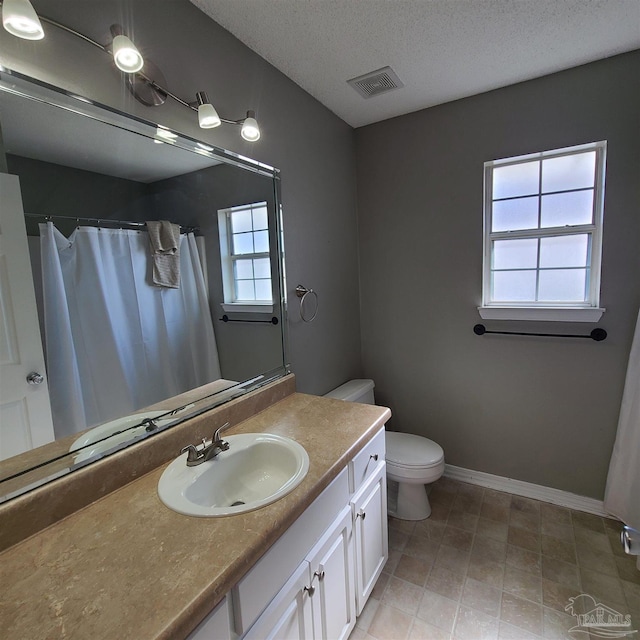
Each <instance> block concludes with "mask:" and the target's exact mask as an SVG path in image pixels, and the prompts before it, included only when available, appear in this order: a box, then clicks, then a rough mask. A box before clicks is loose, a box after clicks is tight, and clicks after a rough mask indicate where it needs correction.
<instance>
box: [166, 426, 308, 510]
mask: <svg viewBox="0 0 640 640" xmlns="http://www.w3.org/2000/svg"><path fill="white" fill-rule="evenodd" d="M224 440H226V441H227V442H228V443H229V449H228V450H227V451H223V452H222V453H219V454H218V455H217V456H216V457H215V458H213V459H211V460H209V461H207V462H203V463H202V464H199V465H197V466H194V467H188V466H187V462H186V460H187V454H186V453H183V454H182V455H181V456H180V457H178V458H176V459H175V460H174V461H173V462H172V463H171V464H170V465H169V466H168V467H167V468H166V469H165V470H164V473H163V474H162V476H161V477H160V481H159V482H158V496H159V497H160V500H162V502H163V503H164V504H165V505H166V506H167V507H169V508H170V509H173V510H174V511H177V512H178V513H182V514H184V515H188V516H200V517H210V518H211V517H218V516H230V515H235V514H238V513H245V512H246V511H253V510H254V509H259V508H260V507H264V506H265V505H268V504H271V503H272V502H275V501H276V500H279V499H280V498H282V497H284V496H285V495H287V494H288V493H289V492H291V491H293V489H295V488H296V487H297V486H298V485H299V484H300V483H301V482H302V480H303V479H304V477H305V476H306V475H307V471H308V470H309V456H308V454H307V452H306V451H305V450H304V447H302V446H301V445H299V444H298V443H297V442H295V440H291V439H290V438H285V437H283V436H277V435H273V434H270V433H246V434H238V435H232V436H227V437H225V438H224Z"/></svg>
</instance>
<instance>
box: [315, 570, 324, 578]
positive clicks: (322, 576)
mask: <svg viewBox="0 0 640 640" xmlns="http://www.w3.org/2000/svg"><path fill="white" fill-rule="evenodd" d="M313 575H314V576H315V577H316V578H318V580H324V571H315V572H314V574H313Z"/></svg>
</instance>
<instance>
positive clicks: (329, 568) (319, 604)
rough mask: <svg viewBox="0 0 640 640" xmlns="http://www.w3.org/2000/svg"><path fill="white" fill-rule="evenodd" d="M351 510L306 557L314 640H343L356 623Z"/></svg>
mask: <svg viewBox="0 0 640 640" xmlns="http://www.w3.org/2000/svg"><path fill="white" fill-rule="evenodd" d="M352 529H353V527H352V515H351V509H350V508H349V507H345V508H344V509H343V510H342V511H341V513H340V515H339V516H338V518H337V519H336V520H335V522H334V523H333V525H332V526H331V527H330V528H329V530H328V531H327V534H326V535H324V536H323V537H322V539H321V540H320V542H319V543H318V544H317V545H316V546H315V547H314V549H313V550H312V551H311V553H310V554H309V555H308V556H307V558H308V560H309V564H310V565H311V572H312V574H313V585H314V587H315V592H314V593H313V595H312V597H311V603H312V606H313V626H314V631H315V638H316V640H346V638H348V637H349V634H350V633H351V630H352V629H353V627H354V626H355V623H356V615H355V594H354V584H353V544H352Z"/></svg>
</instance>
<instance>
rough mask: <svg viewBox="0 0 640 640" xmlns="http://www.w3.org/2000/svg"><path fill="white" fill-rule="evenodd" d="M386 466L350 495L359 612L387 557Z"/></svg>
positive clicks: (381, 467) (358, 613)
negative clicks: (353, 494)
mask: <svg viewBox="0 0 640 640" xmlns="http://www.w3.org/2000/svg"><path fill="white" fill-rule="evenodd" d="M386 474H387V468H386V465H384V464H382V465H380V468H379V469H378V471H376V473H375V475H373V476H371V478H369V480H368V482H367V483H366V484H365V485H364V486H363V487H362V488H361V489H360V491H359V492H358V493H357V494H356V495H355V496H354V497H353V498H352V500H351V505H352V507H353V513H354V518H355V520H354V531H355V546H356V613H357V615H360V614H361V613H362V609H364V605H365V604H366V602H367V598H368V597H369V595H370V594H371V591H372V590H373V587H374V586H375V584H376V580H377V579H378V577H379V576H380V574H381V573H382V569H383V568H384V565H385V563H386V561H387V558H388V557H389V550H388V534H387V488H386V486H387V485H386Z"/></svg>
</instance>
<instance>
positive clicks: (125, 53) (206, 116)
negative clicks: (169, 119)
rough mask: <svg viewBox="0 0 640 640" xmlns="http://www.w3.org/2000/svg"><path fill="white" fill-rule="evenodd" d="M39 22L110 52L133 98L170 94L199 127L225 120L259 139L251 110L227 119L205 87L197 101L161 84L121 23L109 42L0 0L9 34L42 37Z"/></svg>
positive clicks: (156, 101) (20, 1) (24, 3)
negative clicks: (221, 115) (193, 114)
mask: <svg viewBox="0 0 640 640" xmlns="http://www.w3.org/2000/svg"><path fill="white" fill-rule="evenodd" d="M41 22H46V23H47V24H50V25H52V26H54V27H57V28H58V29H62V30H63V31H66V32H67V33H70V34H71V35H73V36H76V37H77V38H80V39H81V40H84V41H85V42H88V43H89V44H91V45H93V46H94V47H97V48H98V49H100V51H102V52H104V53H106V54H107V55H109V56H112V57H113V60H114V62H115V64H116V66H117V67H118V69H120V70H121V71H123V72H124V73H126V74H128V75H127V85H128V88H129V91H130V92H131V94H132V95H133V96H134V97H135V98H136V100H138V101H139V102H141V103H142V104H144V105H145V106H147V107H157V106H160V105H161V104H164V103H165V102H166V99H167V98H171V99H172V100H175V101H176V102H179V103H180V104H181V105H183V106H185V107H187V108H189V109H191V110H193V111H195V112H197V114H198V124H199V125H200V127H201V128H202V129H213V128H215V127H218V126H220V124H222V123H223V122H224V123H225V124H231V125H235V126H240V127H241V130H240V135H241V136H242V138H243V139H244V140H247V141H248V142H255V141H256V140H259V139H260V128H259V127H258V122H257V121H256V114H255V112H254V111H247V117H246V118H241V119H240V120H228V119H226V118H222V117H220V116H219V115H218V112H217V111H216V109H215V108H214V106H213V105H212V104H211V103H210V102H209V98H208V97H207V94H206V93H205V92H204V91H198V92H197V93H196V102H186V101H185V100H183V99H182V98H179V97H178V96H177V95H175V94H174V93H171V92H170V91H169V90H168V89H166V88H165V87H164V85H165V84H166V81H165V79H164V76H163V75H162V72H161V71H160V70H159V69H158V68H157V67H156V66H155V65H154V64H153V62H151V61H149V60H148V61H147V63H146V64H145V61H144V58H143V57H142V54H141V53H140V51H139V50H138V48H137V47H136V46H135V44H134V43H133V42H132V41H131V39H130V38H129V37H128V36H126V35H125V33H124V31H123V29H122V27H121V26H120V25H117V24H114V25H112V26H111V35H112V36H113V40H112V42H111V43H109V44H108V45H103V44H100V43H99V42H96V41H95V40H92V39H91V38H89V37H88V36H85V35H84V34H82V33H80V32H79V31H76V30H75V29H72V28H71V27H68V26H66V25H64V24H62V23H61V22H57V21H56V20H52V19H51V18H46V17H45V16H42V15H41V16H38V14H37V13H36V11H35V9H34V8H33V6H32V5H31V3H30V2H29V0H4V1H3V2H2V24H3V26H4V28H5V30H6V31H8V32H9V33H10V34H12V35H14V36H16V37H18V38H23V39H25V40H42V38H44V30H43V28H42V24H41ZM143 68H144V71H143ZM155 141H156V142H158V143H160V142H172V139H171V138H170V137H168V136H166V135H164V136H163V135H162V134H161V133H159V132H157V133H156V140H155Z"/></svg>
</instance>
